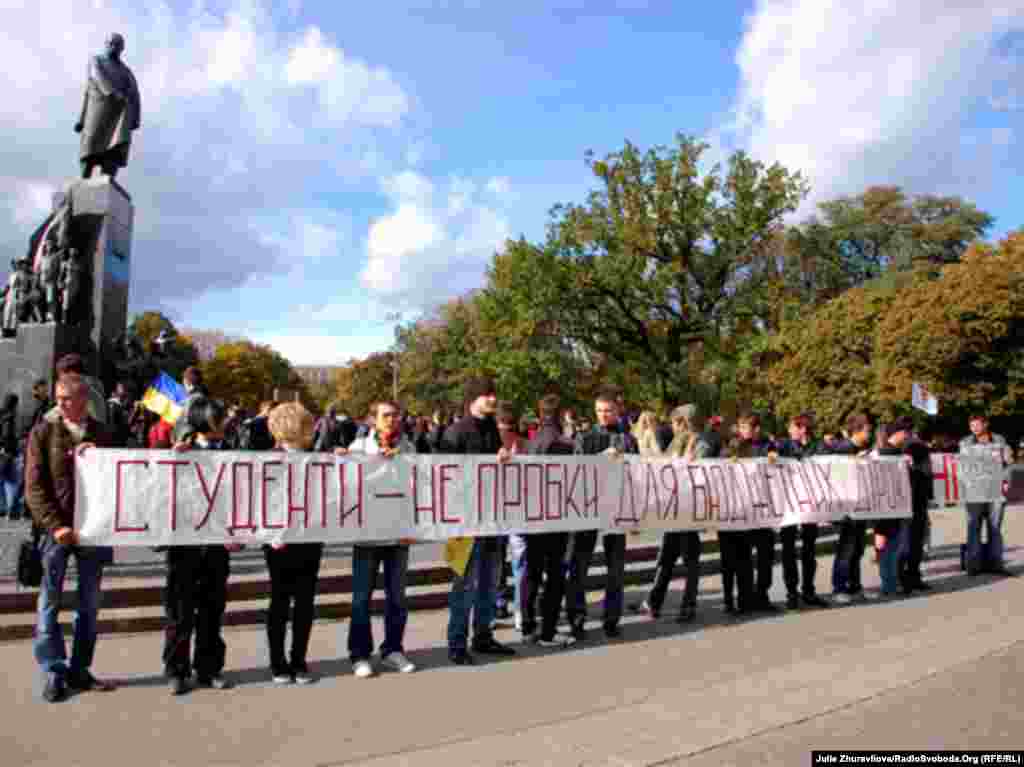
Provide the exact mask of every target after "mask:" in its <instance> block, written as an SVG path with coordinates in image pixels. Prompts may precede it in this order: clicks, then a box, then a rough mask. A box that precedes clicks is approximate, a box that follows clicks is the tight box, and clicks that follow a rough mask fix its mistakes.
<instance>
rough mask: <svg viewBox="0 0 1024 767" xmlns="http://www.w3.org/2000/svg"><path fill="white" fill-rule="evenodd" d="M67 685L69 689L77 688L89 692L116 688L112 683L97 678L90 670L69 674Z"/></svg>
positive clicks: (107, 690) (108, 690)
mask: <svg viewBox="0 0 1024 767" xmlns="http://www.w3.org/2000/svg"><path fill="white" fill-rule="evenodd" d="M67 685H68V688H69V689H71V690H77V691H79V692H88V691H90V690H95V691H96V692H110V691H111V690H114V689H116V688H115V686H114V685H113V684H112V683H110V682H104V681H102V680H99V679H97V678H96V677H94V676H93V675H92V674H91V673H90V672H89V671H79V672H78V673H77V674H74V673H72V674H68V679H67Z"/></svg>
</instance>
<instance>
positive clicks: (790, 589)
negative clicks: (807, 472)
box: [778, 414, 828, 610]
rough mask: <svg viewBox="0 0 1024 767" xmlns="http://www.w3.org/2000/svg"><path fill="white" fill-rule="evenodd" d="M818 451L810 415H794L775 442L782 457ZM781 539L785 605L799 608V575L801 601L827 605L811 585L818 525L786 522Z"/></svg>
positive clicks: (806, 455) (807, 454)
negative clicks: (783, 436) (786, 431)
mask: <svg viewBox="0 0 1024 767" xmlns="http://www.w3.org/2000/svg"><path fill="white" fill-rule="evenodd" d="M817 452H818V445H817V443H815V442H814V440H813V438H812V437H811V417H810V416H809V415H807V414H802V415H798V416H796V417H795V418H792V419H790V421H789V439H787V440H783V441H782V442H781V443H779V446H778V453H779V455H780V456H781V457H782V458H796V459H797V460H802V459H804V458H810V457H811V456H812V455H815V454H816V453H817ZM797 533H799V534H800V564H799V568H798V566H797V557H796V538H797ZM779 538H780V540H781V541H782V578H783V580H784V581H785V582H786V607H787V608H789V609H790V610H796V609H797V608H799V607H800V600H801V596H800V591H799V590H798V589H799V587H800V577H801V571H802V574H803V603H804V604H805V605H808V606H810V607H828V602H826V601H825V600H824V599H822V598H821V597H819V596H818V595H817V593H816V591H815V588H814V573H815V571H816V570H817V569H818V560H817V556H816V553H815V546H816V545H817V541H818V526H817V525H816V524H814V523H808V524H804V525H790V526H789V527H784V528H782V529H781V530H779Z"/></svg>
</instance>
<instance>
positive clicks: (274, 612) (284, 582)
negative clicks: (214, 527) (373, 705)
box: [263, 543, 324, 675]
mask: <svg viewBox="0 0 1024 767" xmlns="http://www.w3.org/2000/svg"><path fill="white" fill-rule="evenodd" d="M323 551H324V545H323V544H322V543H298V544H296V543H290V544H288V545H287V546H285V547H284V548H283V549H276V550H275V549H274V548H272V547H270V546H264V547H263V556H264V558H265V559H266V560H267V570H269V571H270V606H269V607H268V608H267V645H268V647H269V649H270V670H271V673H273V674H275V675H276V674H288V673H291V672H297V671H305V670H306V651H307V650H308V649H309V635H310V632H312V630H313V615H314V612H315V610H316V608H315V606H314V602H315V600H316V579H317V575H318V574H319V573H320V558H321V557H322V556H323ZM289 613H290V614H291V617H292V652H291V657H290V660H289V659H288V658H286V657H285V653H284V638H285V632H286V630H287V626H288V615H289Z"/></svg>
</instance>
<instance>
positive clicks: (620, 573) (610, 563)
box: [565, 530, 626, 628]
mask: <svg viewBox="0 0 1024 767" xmlns="http://www.w3.org/2000/svg"><path fill="white" fill-rule="evenodd" d="M595 546H597V530H584V531H582V532H579V533H574V534H573V551H572V560H571V561H570V562H569V580H568V582H567V584H566V589H565V611H566V614H567V615H568V618H569V623H570V624H571V625H572V626H574V627H577V628H578V627H580V626H582V625H583V622H584V621H585V620H586V617H587V598H586V591H587V589H586V583H587V571H588V570H589V569H590V560H591V559H592V558H593V556H594V547H595ZM601 546H602V548H603V549H604V559H605V567H606V569H607V574H606V576H605V577H606V579H607V580H606V581H605V589H604V624H605V625H606V626H609V625H611V626H617V625H618V623H619V620H620V619H621V618H622V605H623V602H624V600H625V589H626V583H625V579H626V536H625V535H612V534H605V535H604V536H603V537H602V538H601Z"/></svg>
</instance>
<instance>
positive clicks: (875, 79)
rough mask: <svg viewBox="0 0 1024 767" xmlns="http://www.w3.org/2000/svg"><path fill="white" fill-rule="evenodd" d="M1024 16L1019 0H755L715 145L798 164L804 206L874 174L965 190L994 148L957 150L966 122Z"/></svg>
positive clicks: (884, 179) (992, 86)
mask: <svg viewBox="0 0 1024 767" xmlns="http://www.w3.org/2000/svg"><path fill="white" fill-rule="evenodd" d="M1022 27H1024V3H1022V2H1021V0H1014V2H1011V3H1007V2H996V1H994V0H943V1H942V2H936V0H907V2H903V3H897V4H892V3H886V2H881V1H877V2H866V3H849V2H844V1H843V0H759V2H757V4H756V6H755V9H754V10H753V12H751V13H750V14H749V15H748V17H747V18H746V22H745V31H744V35H743V39H742V42H741V45H740V48H739V50H738V52H737V55H736V62H737V65H738V66H739V70H740V78H741V80H740V90H739V96H738V99H737V102H736V104H735V108H734V111H733V113H732V117H731V120H730V123H729V125H728V126H726V127H725V128H724V129H723V130H722V131H721V133H719V134H717V135H714V136H712V144H713V145H715V146H720V145H721V144H726V145H728V146H729V147H730V148H732V147H743V148H747V149H749V150H750V151H751V153H752V154H753V155H754V156H756V157H758V158H761V159H765V160H768V161H775V160H777V161H779V162H781V163H782V164H783V165H785V166H787V167H789V168H791V169H795V170H802V171H804V173H805V175H807V176H808V178H809V179H810V181H811V183H812V197H811V200H810V201H809V203H808V205H807V206H805V208H804V210H803V212H808V211H809V210H810V209H811V204H813V202H817V201H820V200H822V199H827V198H831V197H835V196H837V195H841V194H849V193H857V192H859V191H862V190H863V189H864V187H866V186H868V185H870V184H886V183H891V184H901V185H904V186H906V187H908V188H909V189H910V190H911V191H914V192H944V191H954V190H955V191H958V192H960V193H970V192H971V191H974V190H971V189H964V188H963V180H964V179H965V178H972V179H974V181H975V182H976V183H978V184H984V179H985V177H986V175H987V173H989V172H991V170H992V169H993V166H994V164H995V163H996V162H997V158H996V155H995V154H994V153H993V151H992V147H991V146H989V147H982V148H980V149H979V151H977V152H973V153H964V152H963V151H961V144H962V139H963V136H964V133H965V131H969V128H966V127H965V124H966V122H967V120H968V118H969V116H970V115H972V114H974V113H975V111H976V110H975V109H974V108H975V107H976V106H977V105H978V103H979V102H983V103H984V102H987V101H988V100H989V98H990V97H991V94H992V93H993V91H994V90H998V89H999V88H998V86H999V83H1000V81H1001V79H1002V78H1003V77H1004V76H1005V72H1006V70H1007V68H1008V66H1009V64H1008V63H1007V61H1006V58H1007V55H1006V54H1002V55H1001V54H1000V53H999V52H998V50H997V45H998V44H999V43H1000V41H1002V40H1004V39H1005V38H1006V36H1007V35H1008V33H1010V32H1011V31H1013V30H1016V29H1020V28H1022ZM1004 90H1005V89H1004Z"/></svg>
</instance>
